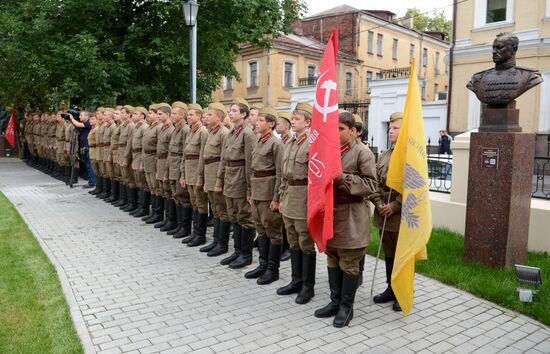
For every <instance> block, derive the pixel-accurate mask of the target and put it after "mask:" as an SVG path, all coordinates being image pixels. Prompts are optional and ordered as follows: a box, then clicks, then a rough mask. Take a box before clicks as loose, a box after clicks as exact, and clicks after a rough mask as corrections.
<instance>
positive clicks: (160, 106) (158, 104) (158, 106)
mask: <svg viewBox="0 0 550 354" xmlns="http://www.w3.org/2000/svg"><path fill="white" fill-rule="evenodd" d="M162 107H166V108H172V106H170V105H169V104H168V103H166V102H161V103H157V109H159V108H162Z"/></svg>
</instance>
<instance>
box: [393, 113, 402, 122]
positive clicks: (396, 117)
mask: <svg viewBox="0 0 550 354" xmlns="http://www.w3.org/2000/svg"><path fill="white" fill-rule="evenodd" d="M398 119H403V112H395V113H392V115H391V116H390V122H394V121H396V120H398Z"/></svg>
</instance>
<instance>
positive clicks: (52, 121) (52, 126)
mask: <svg viewBox="0 0 550 354" xmlns="http://www.w3.org/2000/svg"><path fill="white" fill-rule="evenodd" d="M48 121H49V122H48V150H49V151H48V160H49V161H48V170H47V173H48V174H49V175H52V176H53V175H54V171H55V165H56V160H57V158H56V144H55V142H56V140H55V139H56V138H55V133H56V128H57V118H56V117H55V116H54V115H53V114H51V115H50V116H49V119H48Z"/></svg>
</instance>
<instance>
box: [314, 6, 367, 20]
mask: <svg viewBox="0 0 550 354" xmlns="http://www.w3.org/2000/svg"><path fill="white" fill-rule="evenodd" d="M357 11H359V9H356V8H355V7H353V6H349V5H346V4H344V5H340V6H336V7H333V8H332V9H328V10H325V11H323V12H319V13H318V14H315V15H311V16H310V17H317V16H327V15H339V14H343V13H348V12H357Z"/></svg>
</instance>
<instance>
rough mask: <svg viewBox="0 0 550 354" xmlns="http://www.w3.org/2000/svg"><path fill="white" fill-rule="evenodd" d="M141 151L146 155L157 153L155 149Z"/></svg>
mask: <svg viewBox="0 0 550 354" xmlns="http://www.w3.org/2000/svg"><path fill="white" fill-rule="evenodd" d="M143 152H144V153H146V154H147V155H153V154H156V153H157V150H144V151H143Z"/></svg>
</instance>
